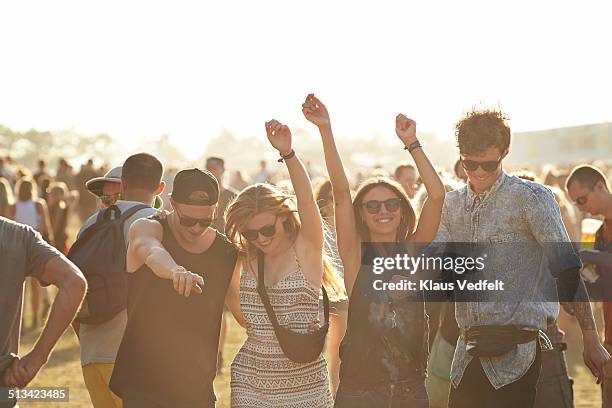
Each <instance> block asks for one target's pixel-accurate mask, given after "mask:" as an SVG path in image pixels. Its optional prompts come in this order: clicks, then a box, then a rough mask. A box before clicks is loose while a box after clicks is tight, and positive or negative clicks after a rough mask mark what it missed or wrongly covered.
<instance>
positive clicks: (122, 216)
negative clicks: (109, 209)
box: [119, 204, 151, 225]
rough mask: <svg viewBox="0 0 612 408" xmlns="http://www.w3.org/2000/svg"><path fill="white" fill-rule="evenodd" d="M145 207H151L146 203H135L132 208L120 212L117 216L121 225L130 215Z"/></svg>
mask: <svg viewBox="0 0 612 408" xmlns="http://www.w3.org/2000/svg"><path fill="white" fill-rule="evenodd" d="M145 208H151V207H150V206H148V205H146V204H137V205H135V206H133V207H132V208H130V209H129V210H126V211H125V212H124V213H121V214H120V217H119V219H120V222H121V225H123V224H124V223H125V222H126V221H127V220H128V219H129V218H130V217H131V216H133V215H134V214H136V213H137V212H138V211H140V210H144V209H145Z"/></svg>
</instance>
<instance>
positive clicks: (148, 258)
mask: <svg viewBox="0 0 612 408" xmlns="http://www.w3.org/2000/svg"><path fill="white" fill-rule="evenodd" d="M162 238H163V229H162V226H161V224H160V223H159V222H157V221H154V220H149V219H146V218H142V219H140V220H137V221H135V222H134V223H133V224H132V226H131V227H130V232H129V244H128V254H127V271H128V272H130V273H133V272H135V271H136V270H137V269H138V268H140V267H141V266H142V265H146V266H148V267H149V269H151V271H153V273H154V274H155V275H156V276H158V277H160V278H162V279H170V280H172V283H173V285H174V290H176V291H177V292H178V293H179V294H180V295H183V296H185V297H187V296H189V295H190V294H191V291H192V290H194V291H195V292H196V293H198V294H199V293H202V287H203V286H204V279H203V278H202V277H201V276H200V275H198V274H196V273H192V272H190V271H188V270H186V269H185V268H184V267H182V266H180V265H178V264H177V263H176V262H174V259H172V256H171V255H170V254H169V253H168V251H166V249H165V248H164V247H163V245H162V243H161V241H162Z"/></svg>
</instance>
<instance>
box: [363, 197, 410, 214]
mask: <svg viewBox="0 0 612 408" xmlns="http://www.w3.org/2000/svg"><path fill="white" fill-rule="evenodd" d="M383 204H384V206H385V208H386V209H387V211H389V212H396V211H397V210H399V208H400V206H401V205H402V200H400V199H399V198H389V199H388V200H385V201H379V200H370V201H367V202H365V203H364V204H363V206H364V207H365V208H366V210H367V211H368V212H369V213H370V214H377V213H379V212H380V209H381V207H382V205H383Z"/></svg>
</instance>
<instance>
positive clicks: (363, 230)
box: [353, 177, 416, 242]
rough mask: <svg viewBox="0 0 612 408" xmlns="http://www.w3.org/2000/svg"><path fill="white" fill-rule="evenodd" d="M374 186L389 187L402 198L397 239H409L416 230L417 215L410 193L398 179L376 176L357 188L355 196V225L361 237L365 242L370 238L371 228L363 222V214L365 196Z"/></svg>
mask: <svg viewBox="0 0 612 408" xmlns="http://www.w3.org/2000/svg"><path fill="white" fill-rule="evenodd" d="M374 187H384V188H387V189H389V190H391V191H392V192H393V193H394V194H395V195H396V196H397V198H399V199H400V202H401V205H400V209H401V214H402V215H401V220H400V225H399V227H398V228H397V234H396V241H397V242H403V241H407V240H408V238H409V237H410V236H411V235H412V233H413V232H414V226H415V223H416V215H415V214H414V209H413V208H412V205H411V204H410V200H409V199H408V195H407V194H406V192H405V191H404V189H403V187H402V186H401V185H400V184H399V183H398V182H397V181H394V180H392V179H390V178H388V177H374V178H370V179H367V180H365V181H364V182H363V183H361V184H360V185H359V187H358V188H357V192H356V194H355V197H354V198H353V212H354V214H355V226H356V227H357V233H358V234H359V237H360V238H361V240H362V241H363V242H367V241H369V240H370V230H369V228H368V226H367V225H366V224H365V222H363V218H362V216H361V215H362V211H363V206H362V204H363V196H365V195H366V194H367V193H368V192H369V191H370V190H372V189H373V188H374Z"/></svg>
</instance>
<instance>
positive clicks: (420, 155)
mask: <svg viewBox="0 0 612 408" xmlns="http://www.w3.org/2000/svg"><path fill="white" fill-rule="evenodd" d="M395 133H397V137H399V139H400V140H401V141H402V143H404V146H406V147H407V148H409V151H410V154H411V155H412V158H413V159H414V163H415V164H416V166H417V169H418V170H419V175H420V176H421V180H423V184H424V185H425V189H426V190H427V199H426V200H425V204H423V209H422V210H421V216H420V217H419V221H418V223H417V228H416V231H415V232H414V234H413V236H412V238H411V242H418V243H428V242H430V241H431V240H433V239H434V238H435V236H436V232H437V231H438V226H439V225H440V214H441V213H442V206H443V205H444V195H445V194H446V191H445V190H444V184H442V180H440V176H438V173H436V170H435V169H434V167H433V166H432V165H431V162H430V161H429V159H428V158H427V156H426V155H425V152H424V151H423V148H422V147H421V146H420V144H419V143H418V139H417V137H416V122H415V121H414V120H412V119H409V118H408V117H406V115H404V114H401V113H400V114H399V115H397V117H396V118H395Z"/></svg>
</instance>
